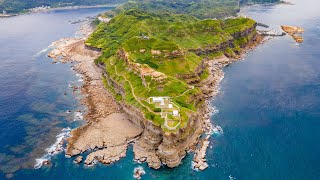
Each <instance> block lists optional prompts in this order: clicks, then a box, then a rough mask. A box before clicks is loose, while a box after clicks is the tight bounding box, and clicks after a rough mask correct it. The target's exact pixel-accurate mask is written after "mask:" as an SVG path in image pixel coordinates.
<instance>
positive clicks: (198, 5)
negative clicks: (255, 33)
mask: <svg viewBox="0 0 320 180" xmlns="http://www.w3.org/2000/svg"><path fill="white" fill-rule="evenodd" d="M279 1H280V0H0V13H2V12H6V13H8V14H14V13H21V12H27V11H28V9H31V8H35V7H39V6H51V7H63V6H80V5H85V6H89V5H104V4H121V3H125V2H127V3H125V5H124V6H122V7H121V8H122V10H126V9H130V8H138V9H141V10H144V11H148V12H156V13H157V12H165V11H166V12H171V13H178V14H189V15H193V16H195V17H198V18H200V19H204V18H213V17H218V18H219V17H225V16H229V15H235V14H236V13H237V12H238V11H239V9H240V5H241V4H250V3H275V2H279Z"/></svg>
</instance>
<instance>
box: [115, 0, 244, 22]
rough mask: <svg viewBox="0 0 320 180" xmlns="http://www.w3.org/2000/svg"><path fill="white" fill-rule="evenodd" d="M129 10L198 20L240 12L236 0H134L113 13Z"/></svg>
mask: <svg viewBox="0 0 320 180" xmlns="http://www.w3.org/2000/svg"><path fill="white" fill-rule="evenodd" d="M131 8H136V9H140V10H142V11H145V12H151V13H164V12H168V13H176V14H187V15H191V16H195V17H197V18H200V19H205V18H221V17H227V16H232V15H236V13H237V12H239V10H240V7H239V1H238V0H228V1H224V0H135V1H129V2H127V3H125V4H123V5H122V6H120V7H118V8H117V9H116V10H115V13H116V14H117V13H119V12H121V11H125V10H128V9H131Z"/></svg>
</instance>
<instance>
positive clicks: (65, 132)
mask: <svg viewBox="0 0 320 180" xmlns="http://www.w3.org/2000/svg"><path fill="white" fill-rule="evenodd" d="M61 131H62V132H61V133H60V134H58V135H57V136H56V137H57V140H56V142H55V143H54V144H53V145H52V146H50V147H49V148H47V149H46V152H47V153H46V154H45V155H43V156H42V157H41V158H38V159H36V164H35V165H34V168H35V169H39V168H41V166H42V165H43V163H44V162H46V161H49V160H50V159H51V157H52V156H54V155H56V154H58V153H60V152H62V151H64V147H63V141H64V140H65V139H66V138H68V137H70V132H71V129H70V128H69V127H67V128H63V129H62V130H61Z"/></svg>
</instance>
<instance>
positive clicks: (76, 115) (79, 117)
mask: <svg viewBox="0 0 320 180" xmlns="http://www.w3.org/2000/svg"><path fill="white" fill-rule="evenodd" d="M73 120H74V121H81V120H83V114H82V113H81V112H75V113H74V119H73Z"/></svg>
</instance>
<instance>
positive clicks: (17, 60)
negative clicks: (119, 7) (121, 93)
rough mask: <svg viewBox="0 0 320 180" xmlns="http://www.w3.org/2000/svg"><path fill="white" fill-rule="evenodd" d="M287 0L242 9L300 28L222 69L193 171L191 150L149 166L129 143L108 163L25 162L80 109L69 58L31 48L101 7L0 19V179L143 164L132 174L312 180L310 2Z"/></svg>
mask: <svg viewBox="0 0 320 180" xmlns="http://www.w3.org/2000/svg"><path fill="white" fill-rule="evenodd" d="M291 2H294V3H295V5H268V6H250V7H245V8H244V9H243V10H242V12H241V13H242V14H244V15H246V16H249V17H252V18H253V19H255V20H256V21H258V22H261V23H265V24H268V25H270V28H269V29H275V30H277V31H280V27H279V26H280V25H297V26H302V27H304V28H305V33H304V34H303V38H304V40H305V41H304V43H302V44H300V45H297V44H296V43H295V42H294V41H293V39H292V38H291V37H289V36H285V37H277V38H273V39H271V40H269V41H267V42H266V43H265V44H263V45H261V46H259V47H258V48H257V49H255V50H254V51H251V52H250V53H248V54H247V55H246V56H245V57H244V59H243V60H242V61H239V62H236V63H234V64H232V65H230V66H228V67H226V68H225V78H224V79H223V81H222V83H221V93H220V94H219V95H218V96H217V97H216V98H215V99H214V100H212V106H214V107H216V109H218V110H219V112H218V113H216V114H215V115H213V117H212V122H213V123H214V124H217V125H220V126H221V127H222V128H223V130H224V132H223V134H220V135H213V137H212V142H211V148H209V149H208V152H207V160H208V163H209V165H210V167H209V168H208V169H207V170H205V171H203V172H196V171H194V170H192V168H191V160H192V155H188V156H187V157H186V158H185V159H184V160H183V164H182V165H181V166H179V167H178V168H175V169H168V168H162V169H160V170H157V171H156V170H152V169H149V168H147V166H146V165H145V164H137V163H136V162H134V161H133V153H132V148H129V151H128V154H127V157H126V158H124V159H122V160H120V162H118V163H116V164H113V165H109V166H105V165H96V166H95V167H90V168H89V167H85V166H84V165H83V164H80V165H75V164H74V163H73V162H72V161H73V159H72V158H65V156H64V154H63V153H61V154H58V155H56V156H53V157H52V165H51V166H47V167H42V168H40V169H33V168H32V167H33V166H34V164H35V163H36V162H35V159H36V158H40V157H42V156H43V155H44V154H45V149H46V148H48V147H50V146H51V145H52V144H53V143H55V141H56V136H57V135H58V134H61V132H62V129H63V128H67V127H70V128H74V127H76V126H78V125H79V123H81V121H74V118H75V114H74V113H75V112H76V111H77V110H79V109H83V108H84V107H81V105H79V100H78V98H79V95H78V94H73V93H72V89H70V88H69V87H68V85H69V84H72V83H81V82H77V81H78V80H79V77H77V76H76V74H75V73H74V72H73V71H72V70H71V64H51V60H50V59H49V58H47V57H46V53H45V52H44V53H39V52H41V51H42V50H44V49H46V48H47V47H48V46H49V45H50V44H51V43H52V42H53V41H55V40H57V39H59V38H62V37H70V36H74V35H75V32H76V31H77V29H78V28H79V25H80V24H70V23H69V22H68V21H70V20H71V21H74V20H78V19H86V17H88V16H94V15H96V14H99V13H101V12H103V11H105V10H106V9H82V10H68V11H66V10H65V11H53V12H48V13H39V14H31V15H23V16H18V17H13V18H7V19H0V47H1V48H0V147H1V149H0V171H1V172H0V179H4V178H5V175H6V174H8V173H11V172H12V173H13V172H14V173H13V177H12V179H55V180H56V179H62V180H63V179H66V180H67V179H68V180H70V179H133V177H132V174H133V170H134V168H135V167H138V166H142V167H143V168H144V169H145V171H146V174H145V175H144V176H143V177H142V179H217V180H228V179H239V180H248V179H249V180H251V179H253V180H256V179H259V180H260V179H262V180H278V179H281V180H283V179H290V180H292V179H294V180H300V179H307V180H316V179H320V164H319V162H320V141H319V139H320V51H319V50H320V10H319V5H320V3H319V2H318V1H317V0H304V1H299V0H291ZM64 93H66V94H67V95H64ZM67 110H71V111H72V112H71V113H70V114H68V113H66V111H67Z"/></svg>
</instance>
